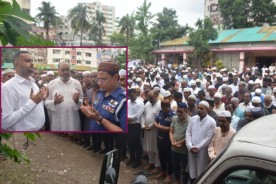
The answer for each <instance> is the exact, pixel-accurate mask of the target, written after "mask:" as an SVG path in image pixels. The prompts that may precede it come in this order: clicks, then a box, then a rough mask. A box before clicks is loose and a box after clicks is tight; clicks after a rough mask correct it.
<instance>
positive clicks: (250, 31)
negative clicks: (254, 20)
mask: <svg viewBox="0 0 276 184" xmlns="http://www.w3.org/2000/svg"><path fill="white" fill-rule="evenodd" d="M275 40H276V26H268V27H253V28H243V29H232V30H223V31H221V32H219V36H218V38H217V39H216V40H214V41H209V43H241V42H266V41H275Z"/></svg>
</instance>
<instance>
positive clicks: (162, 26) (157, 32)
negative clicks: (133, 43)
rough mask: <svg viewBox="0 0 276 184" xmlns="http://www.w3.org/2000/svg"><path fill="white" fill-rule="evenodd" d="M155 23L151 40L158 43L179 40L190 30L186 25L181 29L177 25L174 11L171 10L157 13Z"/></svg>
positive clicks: (164, 9)
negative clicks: (158, 41)
mask: <svg viewBox="0 0 276 184" xmlns="http://www.w3.org/2000/svg"><path fill="white" fill-rule="evenodd" d="M156 21H157V22H156V23H154V24H153V27H152V28H151V33H152V34H153V39H154V40H160V42H164V41H168V40H172V39H176V38H181V37H183V36H184V35H186V34H187V33H188V31H190V30H191V28H189V26H188V25H186V26H185V27H183V26H180V25H179V24H178V21H177V15H176V11H175V10H173V9H168V8H163V11H162V12H159V13H157V20H156Z"/></svg>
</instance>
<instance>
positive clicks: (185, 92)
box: [183, 88, 192, 103]
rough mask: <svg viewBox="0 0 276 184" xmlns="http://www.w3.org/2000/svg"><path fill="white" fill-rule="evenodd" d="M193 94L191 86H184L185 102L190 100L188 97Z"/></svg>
mask: <svg viewBox="0 0 276 184" xmlns="http://www.w3.org/2000/svg"><path fill="white" fill-rule="evenodd" d="M191 94H192V89H191V88H184V90H183V95H184V102H185V103H186V102H188V97H189V96H190V95H191Z"/></svg>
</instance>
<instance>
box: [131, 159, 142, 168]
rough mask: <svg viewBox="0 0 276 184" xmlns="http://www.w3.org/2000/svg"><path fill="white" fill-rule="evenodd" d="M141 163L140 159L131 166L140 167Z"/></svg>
mask: <svg viewBox="0 0 276 184" xmlns="http://www.w3.org/2000/svg"><path fill="white" fill-rule="evenodd" d="M139 165H141V161H140V160H138V161H135V162H133V163H132V165H131V167H132V168H136V167H138V166H139Z"/></svg>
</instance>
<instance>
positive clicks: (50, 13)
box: [36, 1, 58, 39]
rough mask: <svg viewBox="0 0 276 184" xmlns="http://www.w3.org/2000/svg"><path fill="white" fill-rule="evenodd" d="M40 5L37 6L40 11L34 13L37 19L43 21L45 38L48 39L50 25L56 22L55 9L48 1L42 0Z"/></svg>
mask: <svg viewBox="0 0 276 184" xmlns="http://www.w3.org/2000/svg"><path fill="white" fill-rule="evenodd" d="M41 4H42V6H41V7H39V8H38V10H39V11H40V13H38V14H37V15H36V18H37V19H38V20H39V21H42V22H43V27H44V29H45V30H46V39H49V30H50V27H51V25H52V26H55V24H56V23H57V19H58V17H57V15H58V13H57V11H56V8H55V7H54V6H51V4H50V2H45V1H42V3H41Z"/></svg>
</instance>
